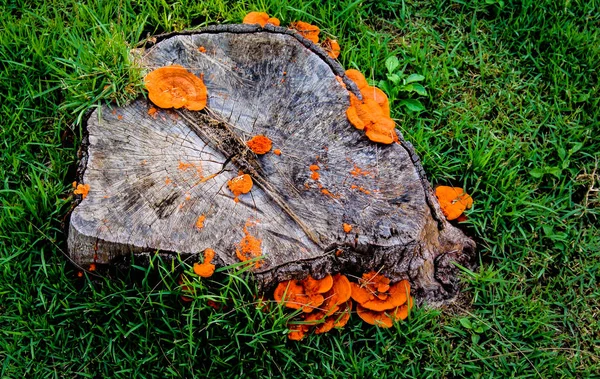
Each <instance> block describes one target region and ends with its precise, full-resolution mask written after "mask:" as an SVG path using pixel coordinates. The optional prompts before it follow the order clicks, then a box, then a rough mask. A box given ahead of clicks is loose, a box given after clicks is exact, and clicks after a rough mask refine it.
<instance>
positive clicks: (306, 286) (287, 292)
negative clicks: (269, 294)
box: [273, 275, 333, 313]
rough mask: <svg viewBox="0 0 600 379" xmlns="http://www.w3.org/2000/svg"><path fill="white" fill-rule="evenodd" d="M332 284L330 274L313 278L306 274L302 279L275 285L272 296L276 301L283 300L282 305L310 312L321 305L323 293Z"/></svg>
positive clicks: (323, 298)
mask: <svg viewBox="0 0 600 379" xmlns="http://www.w3.org/2000/svg"><path fill="white" fill-rule="evenodd" d="M332 286H333V278H332V277H331V275H327V276H325V277H324V278H323V279H318V280H317V279H314V278H313V277H312V276H310V275H309V276H307V277H306V278H305V279H302V280H299V281H298V280H288V281H284V282H281V283H279V284H278V285H277V288H276V289H275V292H274V293H273V298H274V299H275V300H276V301H277V302H278V303H280V302H282V301H283V302H284V305H285V306H286V307H288V308H292V309H302V312H304V313H311V312H312V311H313V310H315V309H316V308H318V307H319V306H321V304H323V302H324V301H325V297H324V296H323V294H324V293H326V292H327V291H329V290H330V289H331V287H332Z"/></svg>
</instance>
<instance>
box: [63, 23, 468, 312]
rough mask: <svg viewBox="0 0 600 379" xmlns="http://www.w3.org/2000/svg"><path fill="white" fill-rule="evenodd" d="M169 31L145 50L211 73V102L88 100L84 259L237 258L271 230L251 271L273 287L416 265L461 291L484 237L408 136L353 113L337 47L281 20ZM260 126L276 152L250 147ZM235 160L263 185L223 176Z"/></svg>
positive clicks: (75, 245)
mask: <svg viewBox="0 0 600 379" xmlns="http://www.w3.org/2000/svg"><path fill="white" fill-rule="evenodd" d="M159 40H160V41H158V42H157V43H156V44H155V45H154V46H152V47H151V48H149V49H148V50H146V51H144V54H143V57H142V60H141V62H142V65H143V66H144V68H145V69H146V70H148V71H149V70H152V69H155V68H158V67H162V66H167V65H172V64H178V65H181V66H183V67H186V68H187V69H188V70H190V71H191V72H193V73H194V74H196V75H197V76H200V77H203V79H204V82H205V84H206V86H207V88H208V104H207V108H206V109H205V110H203V111H200V112H190V111H186V110H160V111H159V112H158V113H157V114H155V115H150V114H148V110H149V108H151V107H152V104H151V103H150V102H149V101H147V100H145V99H138V100H136V101H134V102H132V103H131V104H128V105H126V106H123V107H119V108H114V109H111V108H109V107H106V106H104V107H102V108H100V109H98V110H96V111H95V112H93V113H92V115H91V116H90V117H89V119H88V120H87V125H86V128H87V133H88V136H87V141H86V143H85V144H84V146H83V151H84V158H83V159H82V162H81V167H80V173H81V176H80V180H81V182H82V183H86V184H89V185H90V191H89V194H88V195H87V196H86V198H85V199H83V200H82V201H81V203H80V204H79V205H78V206H77V207H76V208H75V209H74V211H73V213H72V215H71V221H70V230H69V238H68V243H69V252H70V254H71V257H72V258H73V260H75V261H76V262H78V263H80V264H88V263H91V262H93V261H95V262H96V263H109V262H111V261H113V260H114V259H115V258H117V257H119V256H122V255H129V254H131V253H132V252H133V253H142V252H153V251H161V252H166V253H171V254H177V253H180V254H183V255H190V254H198V253H201V252H202V251H204V250H205V249H206V248H212V249H213V250H215V252H216V262H217V264H218V265H229V264H234V263H236V262H239V260H238V257H237V255H236V249H237V250H240V249H241V245H242V244H243V240H244V238H247V237H248V236H251V237H252V238H256V239H257V240H260V250H261V252H262V256H261V260H260V263H259V265H255V267H254V268H253V271H254V274H255V276H256V279H257V280H258V282H259V284H260V285H261V286H262V288H264V289H268V288H270V287H271V286H272V285H273V284H275V283H277V282H280V281H282V280H287V279H290V278H300V277H304V276H306V275H307V274H311V275H312V276H313V277H316V278H320V277H322V276H324V275H325V274H327V273H331V272H344V273H348V274H353V275H361V274H362V273H363V272H366V271H370V270H376V271H380V272H381V273H382V274H384V275H386V276H388V277H390V278H391V279H392V280H393V281H397V280H400V279H409V280H410V282H411V285H412V288H413V294H414V295H415V297H416V298H417V300H418V301H424V300H425V301H427V302H429V303H430V304H436V303H437V304H439V303H440V302H444V301H446V300H448V299H451V298H453V297H454V296H455V295H456V294H457V293H458V291H459V281H458V278H457V275H458V270H457V269H456V266H455V265H454V262H457V263H459V264H461V265H463V266H467V267H471V265H472V262H473V258H474V247H475V244H474V242H473V241H472V240H471V239H469V238H467V237H466V236H465V235H464V234H463V233H462V232H461V231H460V230H458V229H457V228H455V227H454V226H452V225H451V224H450V223H448V222H447V221H446V220H445V218H444V216H443V214H442V213H441V211H440V208H439V205H438V203H437V200H436V199H435V196H434V195H433V192H432V189H431V186H430V185H429V183H428V181H427V179H426V176H425V173H424V172H423V169H422V166H421V164H420V162H419V159H418V157H417V156H416V154H415V152H414V150H413V148H412V146H411V145H410V143H408V142H406V141H405V140H404V139H403V138H402V136H401V135H400V134H399V142H398V143H395V144H392V145H382V144H377V143H373V142H371V141H369V140H368V139H367V138H366V137H365V136H364V133H363V132H362V131H359V130H357V129H355V128H354V127H353V126H352V125H351V124H350V123H349V122H348V120H347V118H346V114H345V111H346V109H347V108H348V106H349V95H348V91H354V92H355V94H357V95H360V93H359V92H358V91H357V89H356V86H355V85H354V84H353V83H352V82H351V81H350V80H349V79H348V78H347V77H345V75H344V70H343V68H342V67H341V66H340V65H339V64H338V63H337V62H336V61H334V60H332V59H330V58H329V57H328V56H327V54H326V53H325V52H323V51H322V50H321V49H320V48H319V47H318V46H316V45H314V44H313V43H312V42H310V41H308V40H305V39H304V38H302V37H301V36H299V35H297V34H295V33H293V32H292V31H290V30H287V29H285V28H279V27H273V26H270V25H268V26H267V27H266V28H259V27H258V26H250V25H226V26H213V27H209V28H206V29H203V30H201V31H197V32H193V33H191V32H190V33H180V34H173V35H168V36H162V37H159ZM200 47H202V48H203V49H200ZM201 50H202V51H201ZM337 77H339V78H341V79H342V81H343V83H344V84H345V86H344V85H342V84H341V83H340V81H338V78H337ZM345 87H347V88H345ZM359 97H360V96H359ZM261 134H262V135H266V136H267V137H269V138H270V139H271V140H272V141H273V149H279V150H280V151H281V155H276V154H274V153H273V152H270V153H267V154H265V155H261V156H257V155H254V154H253V153H251V152H250V151H249V150H248V149H247V147H246V145H245V142H246V141H248V140H249V139H250V138H252V137H253V136H256V135H261ZM311 165H312V166H313V167H312V170H311ZM315 166H318V170H315ZM240 172H243V173H246V174H250V176H251V177H252V179H253V181H254V187H253V188H252V190H251V191H250V193H248V194H245V195H240V196H239V202H236V201H234V195H233V194H232V193H231V192H230V190H229V189H228V187H227V182H228V181H229V180H230V179H232V178H234V177H236V176H238V175H239V173H240ZM315 172H317V173H318V179H316V175H314V173H315ZM199 217H202V218H203V220H204V221H203V223H202V224H203V225H202V227H201V228H200V227H198V226H197V225H196V224H197V222H198V219H199ZM344 224H347V225H349V226H350V227H351V228H352V229H351V230H350V231H349V232H347V231H345V230H344Z"/></svg>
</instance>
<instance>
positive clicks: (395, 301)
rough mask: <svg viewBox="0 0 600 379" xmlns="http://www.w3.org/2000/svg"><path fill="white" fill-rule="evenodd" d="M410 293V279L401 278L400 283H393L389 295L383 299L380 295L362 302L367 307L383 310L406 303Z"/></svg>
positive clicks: (378, 310)
mask: <svg viewBox="0 0 600 379" xmlns="http://www.w3.org/2000/svg"><path fill="white" fill-rule="evenodd" d="M409 294H410V284H409V283H408V280H401V281H399V282H398V283H395V284H392V285H391V286H390V289H389V291H388V296H387V297H386V298H385V299H384V300H382V299H380V298H379V297H375V298H374V299H370V300H368V301H365V302H364V303H361V305H362V306H363V307H365V308H367V309H370V310H373V311H377V312H381V311H387V310H389V309H393V308H396V307H398V306H400V305H402V304H404V303H406V300H407V299H408V297H409Z"/></svg>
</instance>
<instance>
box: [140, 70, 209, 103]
mask: <svg viewBox="0 0 600 379" xmlns="http://www.w3.org/2000/svg"><path fill="white" fill-rule="evenodd" d="M144 84H145V85H146V89H147V90H148V97H149V98H150V101H152V102H153V103H154V104H155V105H157V106H159V107H161V108H176V109H179V108H182V107H183V108H186V109H189V110H191V111H199V110H202V109H204V107H205V106H206V100H207V93H206V86H205V85H204V82H203V81H202V79H200V78H199V77H197V76H196V75H194V74H193V73H191V72H189V71H188V70H186V69H185V68H183V67H181V66H179V65H172V66H165V67H161V68H158V69H156V70H154V71H152V72H150V73H149V74H148V75H146V77H145V78H144Z"/></svg>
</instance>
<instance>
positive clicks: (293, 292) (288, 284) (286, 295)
mask: <svg viewBox="0 0 600 379" xmlns="http://www.w3.org/2000/svg"><path fill="white" fill-rule="evenodd" d="M304 297H305V295H304V287H302V285H301V284H300V283H299V281H298V280H286V281H284V282H281V283H279V284H278V285H277V288H275V292H274V293H273V298H274V299H275V301H277V302H278V303H281V302H282V301H283V302H284V305H285V306H286V307H288V308H292V309H300V308H302V306H303V302H302V301H299V298H304Z"/></svg>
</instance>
